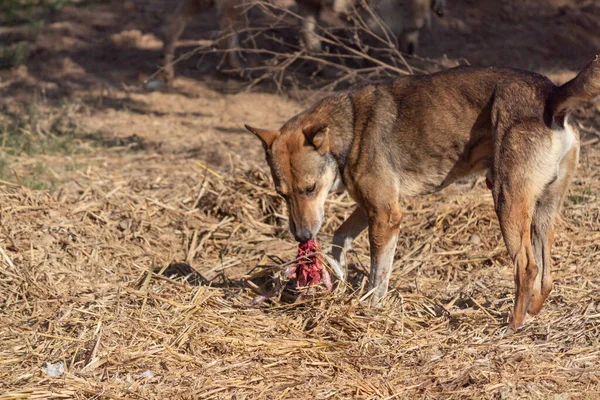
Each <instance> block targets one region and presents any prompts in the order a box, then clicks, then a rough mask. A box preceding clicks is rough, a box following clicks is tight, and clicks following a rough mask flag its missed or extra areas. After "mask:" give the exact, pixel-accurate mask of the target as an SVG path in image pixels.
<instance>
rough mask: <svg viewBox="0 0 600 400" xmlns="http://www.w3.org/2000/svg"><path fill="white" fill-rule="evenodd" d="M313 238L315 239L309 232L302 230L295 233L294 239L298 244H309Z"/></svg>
mask: <svg viewBox="0 0 600 400" xmlns="http://www.w3.org/2000/svg"><path fill="white" fill-rule="evenodd" d="M312 237H313V234H312V232H311V231H309V230H301V231H298V232H296V233H294V238H295V239H296V241H297V242H300V243H304V242H307V241H309V240H310V239H312Z"/></svg>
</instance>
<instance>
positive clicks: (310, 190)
mask: <svg viewBox="0 0 600 400" xmlns="http://www.w3.org/2000/svg"><path fill="white" fill-rule="evenodd" d="M316 188H317V184H316V183H315V184H314V185H312V186H311V187H309V188H308V189H306V194H311V193H313V192H314V191H315V189H316Z"/></svg>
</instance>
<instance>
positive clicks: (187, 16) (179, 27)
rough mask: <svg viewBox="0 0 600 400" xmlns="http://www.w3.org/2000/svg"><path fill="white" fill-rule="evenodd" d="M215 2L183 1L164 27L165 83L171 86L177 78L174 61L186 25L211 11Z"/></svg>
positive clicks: (208, 0) (210, 0)
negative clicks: (206, 11) (202, 13)
mask: <svg viewBox="0 0 600 400" xmlns="http://www.w3.org/2000/svg"><path fill="white" fill-rule="evenodd" d="M213 4H214V0H181V1H180V2H179V3H178V4H177V7H176V8H175V12H174V13H173V14H172V15H171V16H170V17H169V18H168V20H167V23H166V25H165V27H164V29H163V30H164V47H163V62H162V77H163V80H164V81H165V83H166V84H167V85H168V84H171V82H172V81H173V77H174V76H175V70H174V68H173V61H174V59H175V48H176V44H177V40H178V39H179V37H180V36H181V34H182V33H183V30H184V29H185V27H186V25H187V24H188V23H189V22H190V21H191V20H192V19H193V18H194V17H195V16H197V15H198V14H200V13H201V12H203V11H205V10H207V9H209V8H210V7H212V6H213Z"/></svg>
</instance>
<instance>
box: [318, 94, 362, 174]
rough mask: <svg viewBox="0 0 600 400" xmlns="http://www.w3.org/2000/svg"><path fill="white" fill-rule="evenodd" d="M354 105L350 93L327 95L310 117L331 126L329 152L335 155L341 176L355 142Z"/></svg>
mask: <svg viewBox="0 0 600 400" xmlns="http://www.w3.org/2000/svg"><path fill="white" fill-rule="evenodd" d="M353 114H354V106H353V104H352V101H351V99H350V93H349V92H346V93H341V94H336V95H333V96H329V97H326V98H325V99H323V100H321V101H320V102H319V103H317V104H316V105H315V107H314V108H313V109H312V110H311V112H310V114H309V115H308V118H309V119H310V120H316V121H322V122H323V123H326V124H327V125H328V126H329V132H330V133H329V152H330V154H331V155H332V156H333V158H334V160H335V162H336V164H337V166H338V169H339V172H340V176H343V173H344V169H345V168H346V165H347V163H348V158H349V156H350V150H351V149H352V146H353V144H354V134H355V132H354V131H355V129H354V115H353Z"/></svg>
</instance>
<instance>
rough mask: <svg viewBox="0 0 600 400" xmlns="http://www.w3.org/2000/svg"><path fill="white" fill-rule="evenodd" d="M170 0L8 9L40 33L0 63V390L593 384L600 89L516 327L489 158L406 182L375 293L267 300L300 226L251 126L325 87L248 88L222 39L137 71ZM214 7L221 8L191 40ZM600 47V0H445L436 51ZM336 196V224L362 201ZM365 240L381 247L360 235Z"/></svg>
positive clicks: (52, 392)
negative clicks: (21, 58) (164, 66)
mask: <svg viewBox="0 0 600 400" xmlns="http://www.w3.org/2000/svg"><path fill="white" fill-rule="evenodd" d="M172 7H173V2H170V1H166V0H163V1H159V0H147V1H142V0H133V1H131V0H130V1H98V2H84V3H79V4H78V5H67V6H65V7H63V8H61V9H60V10H57V11H53V12H48V13H43V14H41V15H39V16H36V18H38V19H39V20H40V21H42V22H43V23H42V24H37V25H35V26H34V24H32V23H31V22H27V23H19V21H17V22H15V23H13V24H10V25H6V26H0V40H1V41H2V42H4V43H8V44H10V43H17V42H21V43H26V44H27V47H28V49H29V52H30V54H29V57H27V59H26V61H25V62H24V63H23V64H22V65H18V66H15V67H13V68H6V69H1V70H0V128H2V131H3V132H4V133H3V139H2V147H1V149H2V152H1V154H0V167H2V169H3V171H1V172H0V183H1V184H2V187H0V197H1V198H2V201H1V202H0V250H1V251H0V253H1V254H0V258H1V260H2V261H1V263H2V266H1V267H0V304H1V306H0V339H1V340H0V399H17V398H144V399H146V398H148V399H163V398H223V399H232V398H236V399H246V398H248V399H250V398H268V399H276V398H290V399H295V398H317V399H321V398H323V399H325V398H365V399H366V398H378V399H379V398H385V399H393V398H394V399H396V398H440V399H442V398H443V399H451V398H452V399H454V398H456V399H458V398H461V399H462V398H478V399H479V398H494V399H499V398H502V399H505V398H507V399H513V398H515V399H517V398H519V399H521V398H531V399H547V398H553V399H580V398H582V399H583V398H589V399H593V398H598V397H600V345H599V341H598V338H599V337H600V291H599V288H600V269H599V268H598V265H599V263H600V211H599V210H600V209H599V206H600V201H599V200H598V197H597V193H598V189H599V188H600V184H599V181H600V179H599V178H600V169H599V168H600V144H599V143H598V138H599V137H600V107H599V106H598V105H590V106H588V107H586V108H583V109H581V110H579V111H578V113H577V115H576V118H575V121H576V123H577V124H578V126H579V127H580V128H581V129H582V143H583V147H582V157H581V163H580V168H579V171H578V175H577V177H576V178H575V180H574V182H573V185H572V188H571V190H570V192H569V196H568V198H567V200H566V202H565V209H564V212H563V216H564V217H563V219H562V220H561V221H560V222H559V224H558V229H557V240H556V244H555V249H554V257H553V259H554V264H555V265H554V269H553V273H554V276H555V287H554V291H553V292H552V294H551V296H550V299H549V301H548V302H547V304H546V306H545V308H544V309H543V311H542V313H541V314H540V315H539V316H537V317H535V318H533V317H529V319H528V320H527V322H526V326H525V327H524V328H523V329H522V330H521V331H519V332H517V333H515V334H512V335H509V336H504V335H503V332H504V330H505V328H506V324H507V320H508V314H509V310H510V308H511V305H512V298H513V278H512V270H511V267H510V264H509V260H508V259H507V256H506V253H505V248H504V244H503V243H502V241H501V237H500V232H499V229H498V224H497V221H496V219H495V217H494V213H493V207H492V199H491V195H490V194H489V192H488V191H487V189H486V188H485V184H484V182H483V180H482V178H480V177H479V178H474V179H473V180H469V181H466V182H462V183H461V184H458V185H455V186H453V187H451V188H448V189H447V190H444V191H443V192H442V193H439V194H435V195H430V196H425V197H423V198H415V199H406V200H405V203H404V207H405V209H406V216H405V219H404V222H403V227H402V230H401V238H400V241H399V245H398V251H397V254H396V261H395V264H394V273H393V278H392V288H393V290H392V294H391V295H390V298H389V300H388V301H387V302H386V304H385V305H384V307H383V308H381V309H371V308H370V307H368V306H367V305H366V304H363V303H362V302H360V298H361V296H362V294H364V293H362V292H361V291H360V289H359V290H358V291H356V292H353V291H352V290H348V291H347V292H346V293H335V294H334V295H332V296H323V297H316V298H314V299H309V300H308V301H306V302H303V303H301V304H296V305H291V304H286V303H284V302H278V301H274V302H267V303H265V304H263V305H262V306H260V307H255V306H251V305H249V302H250V300H251V299H252V298H253V296H255V295H256V293H255V292H261V290H263V289H264V288H261V287H260V282H261V281H260V277H261V275H265V274H270V273H271V272H273V271H275V270H277V265H279V264H280V263H281V262H282V261H281V260H283V261H289V260H292V259H293V257H294V254H295V249H296V244H295V243H294V242H293V240H292V238H291V237H290V235H289V233H287V230H286V225H287V222H286V219H285V218H286V217H285V211H284V208H283V205H282V202H281V201H280V200H279V199H278V198H277V197H276V195H275V193H274V191H273V190H272V188H271V184H270V181H269V175H268V170H267V169H266V168H265V162H264V160H263V153H262V149H261V147H260V145H259V143H258V141H257V140H256V139H255V138H254V137H252V136H251V135H250V134H248V133H247V132H246V131H245V130H244V129H243V124H250V125H255V126H261V127H268V128H277V127H279V126H280V125H281V124H282V123H283V122H285V121H286V120H287V119H288V118H290V117H291V116H293V115H294V114H295V113H297V112H299V111H300V110H302V109H303V107H305V106H306V105H308V104H309V103H310V101H312V100H313V99H315V98H316V97H318V96H319V95H320V94H319V93H306V92H302V91H290V92H288V93H285V94H283V95H282V94H276V93H272V92H271V91H269V90H267V89H265V88H260V87H258V88H255V89H253V90H252V91H244V90H243V89H244V82H243V81H240V80H239V79H235V78H232V77H228V76H225V75H223V74H221V73H219V72H218V71H217V70H216V67H217V64H218V62H219V59H218V57H217V56H208V57H205V58H204V59H199V58H198V57H192V58H190V59H189V60H185V61H183V62H182V63H180V64H179V65H178V66H177V74H178V75H177V79H176V81H175V85H174V88H173V89H172V90H168V91H154V92H152V91H147V90H145V89H144V88H143V85H142V83H143V82H144V80H145V79H147V78H148V77H149V76H150V75H152V74H153V73H154V72H155V71H156V68H157V66H158V64H159V62H160V48H161V45H162V43H161V40H160V25H161V21H162V20H163V19H164V18H165V16H166V15H167V14H168V13H169V10H170V9H172ZM216 29H217V23H216V19H215V12H214V10H212V11H210V12H208V13H207V14H205V15H203V16H201V17H200V18H198V20H197V21H195V22H194V23H193V24H191V26H190V28H189V29H188V30H186V32H185V33H184V35H183V38H182V46H180V49H179V50H178V53H179V54H180V53H182V52H184V51H186V50H190V49H191V48H192V46H193V44H194V43H197V41H199V40H207V39H210V38H211V37H212V36H211V35H213V34H214V31H216ZM599 49H600V1H596V0H580V1H579V0H571V1H569V0H534V1H528V2H522V1H518V0H504V1H492V0H489V1H488V0H485V1H475V0H461V1H458V0H457V1H451V0H449V1H448V12H447V16H446V17H445V18H444V19H443V20H439V19H436V20H434V22H433V26H432V29H431V31H428V32H426V33H425V34H424V35H423V36H422V47H421V55H422V56H424V57H429V58H442V57H449V58H452V59H455V58H464V59H466V60H468V61H469V63H471V64H473V65H503V66H512V67H519V68H526V69H530V70H534V71H538V72H541V73H544V74H547V75H549V76H550V77H551V78H552V79H554V80H555V81H556V82H558V83H561V82H564V81H566V80H567V79H569V78H570V77H572V76H573V75H574V74H575V73H576V72H577V71H578V70H579V69H580V68H582V67H583V66H584V65H585V63H586V62H587V61H589V59H590V58H592V57H593V55H594V54H595V53H596V52H597V51H598V50H599ZM327 209H328V210H327V211H328V218H329V219H328V221H327V223H326V224H325V226H324V228H323V233H322V235H321V236H320V240H321V242H322V243H327V242H328V241H330V239H331V235H332V233H333V231H334V230H335V228H336V227H337V226H338V225H339V223H340V222H341V221H342V220H343V218H344V217H345V216H347V215H348V214H349V213H350V212H351V210H352V203H351V201H350V200H349V199H348V198H347V197H346V196H341V197H331V199H330V201H329V202H328V204H327ZM355 259H356V264H357V265H358V266H357V270H360V269H361V267H360V266H361V265H365V266H368V244H367V240H366V235H363V236H361V237H360V238H359V239H358V240H357V245H356V255H355ZM173 262H179V263H187V264H189V265H190V266H191V267H192V268H193V269H194V270H195V271H196V273H195V274H194V273H192V276H191V278H190V282H189V283H188V282H184V281H183V280H182V278H181V275H188V274H189V273H191V272H193V271H192V270H190V269H189V268H188V267H185V266H182V265H183V264H180V267H179V268H177V267H173V265H172V263H173ZM169 265H171V268H169V269H167V267H168V266H169ZM165 269H167V270H166V271H165ZM363 269H364V267H363ZM178 275H179V276H178ZM249 278H250V279H249ZM248 281H250V282H255V283H256V284H257V285H259V286H257V287H254V288H253V287H252V285H253V284H252V283H248ZM361 282H362V283H364V279H363V277H362V275H361V274H360V273H359V272H357V273H356V278H355V283H356V284H357V287H359V288H360V284H361ZM59 362H60V363H63V364H62V365H63V366H64V372H63V373H62V374H60V376H59V377H50V376H48V373H47V363H59Z"/></svg>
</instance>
